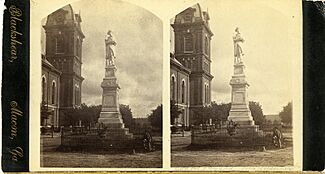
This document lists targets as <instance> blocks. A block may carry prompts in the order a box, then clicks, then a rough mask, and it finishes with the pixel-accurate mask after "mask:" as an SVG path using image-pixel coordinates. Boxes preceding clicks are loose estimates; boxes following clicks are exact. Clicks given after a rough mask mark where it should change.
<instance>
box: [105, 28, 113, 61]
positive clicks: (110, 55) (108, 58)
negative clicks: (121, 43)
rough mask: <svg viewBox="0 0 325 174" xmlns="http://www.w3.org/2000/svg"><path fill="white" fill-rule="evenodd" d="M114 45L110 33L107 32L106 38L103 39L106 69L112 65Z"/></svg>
mask: <svg viewBox="0 0 325 174" xmlns="http://www.w3.org/2000/svg"><path fill="white" fill-rule="evenodd" d="M115 45H116V42H115V40H114V38H113V35H112V31H111V30H108V32H107V35H106V38H105V46H106V57H105V59H106V67H107V66H108V65H114V59H115V58H116V57H115V52H114V46H115Z"/></svg>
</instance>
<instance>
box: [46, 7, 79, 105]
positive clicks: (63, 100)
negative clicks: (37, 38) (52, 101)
mask: <svg viewBox="0 0 325 174" xmlns="http://www.w3.org/2000/svg"><path fill="white" fill-rule="evenodd" d="M81 22H82V20H81V17H80V14H75V13H74V12H73V9H72V7H71V5H66V6H64V7H62V8H60V9H58V10H56V11H55V12H53V13H52V14H50V15H49V16H48V17H47V21H46V24H45V25H44V26H43V27H44V29H45V34H46V45H45V47H46V51H45V56H46V58H47V60H48V61H49V62H50V63H51V64H52V65H53V66H54V67H55V68H57V69H58V70H60V71H61V72H62V76H61V89H60V92H61V93H60V96H61V97H60V105H61V108H65V107H74V106H79V105H80V104H81V84H82V81H83V77H82V76H81V65H82V42H83V39H84V38H85V36H84V34H83V32H82V30H81V25H80V24H81Z"/></svg>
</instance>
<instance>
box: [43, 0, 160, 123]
mask: <svg viewBox="0 0 325 174" xmlns="http://www.w3.org/2000/svg"><path fill="white" fill-rule="evenodd" d="M71 6H72V8H73V10H74V12H75V13H79V12H80V13H81V18H82V23H81V28H82V31H83V33H84V35H85V39H84V42H83V50H82V54H83V56H82V60H83V64H82V70H81V74H82V76H83V77H84V81H83V84H82V102H83V103H86V104H88V105H99V104H101V102H102V88H101V86H100V84H101V82H102V80H103V78H104V63H105V42H104V40H105V35H106V33H107V31H108V30H112V32H113V34H114V37H115V40H116V42H117V45H116V47H115V55H116V57H117V58H116V59H115V64H116V67H117V75H116V76H117V80H118V83H119V86H120V87H121V89H120V92H119V99H120V104H126V105H129V106H130V108H131V110H132V113H133V116H134V117H146V116H147V115H148V114H150V113H151V110H153V109H155V108H156V107H157V106H158V105H160V104H161V103H162V54H163V53H162V51H163V50H162V21H161V20H160V19H159V18H157V17H156V16H154V15H153V14H152V13H150V12H149V11H147V10H144V9H143V8H140V7H138V6H135V5H132V4H130V3H126V2H122V1H119V0H110V1H106V0H92V1H77V2H74V3H72V4H71ZM43 35H44V34H43Z"/></svg>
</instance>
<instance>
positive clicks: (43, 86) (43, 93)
mask: <svg viewBox="0 0 325 174" xmlns="http://www.w3.org/2000/svg"><path fill="white" fill-rule="evenodd" d="M45 88H46V79H45V77H42V102H45Z"/></svg>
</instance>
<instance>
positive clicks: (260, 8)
mask: <svg viewBox="0 0 325 174" xmlns="http://www.w3.org/2000/svg"><path fill="white" fill-rule="evenodd" d="M135 2H140V1H135ZM282 2H283V1H276V0H274V1H267V0H265V1H263V0H251V1H249V0H240V1H238V0H201V1H200V2H199V3H200V5H201V7H202V10H204V11H206V10H208V13H209V15H210V21H209V22H210V28H211V30H212V32H213V33H214V36H213V37H212V41H211V59H212V63H211V74H212V75H213V76H214V79H213V80H212V87H211V90H212V94H211V95H212V96H211V97H212V101H216V102H218V103H229V102H230V97H231V86H230V85H229V81H230V79H231V76H232V74H233V41H232V36H233V35H234V33H235V32H234V30H235V28H236V27H239V29H240V32H241V35H242V37H243V38H244V39H245V43H244V44H243V51H244V53H245V57H244V58H243V61H244V64H245V66H246V70H245V73H246V77H247V81H248V83H249V85H250V86H249V88H248V99H249V100H250V101H256V102H259V103H260V104H261V105H262V109H263V111H264V114H277V113H279V112H280V111H281V110H282V108H283V106H285V105H286V104H287V103H288V102H289V101H292V98H293V89H294V86H293V85H292V79H293V78H295V76H293V72H295V70H294V69H293V65H292V62H294V61H296V60H297V59H300V57H298V56H296V55H297V54H296V53H295V51H297V49H296V47H295V48H293V47H292V46H291V45H293V43H292V37H293V36H292V30H295V29H293V28H292V26H293V23H294V22H295V19H296V18H298V17H296V18H295V16H291V11H292V9H291V10H290V9H286V8H290V6H288V4H289V3H288V4H285V3H284V4H285V7H286V8H283V5H282V4H281V3H282ZM288 2H289V1H288ZM168 3H175V6H170V4H168ZM184 3H185V1H184ZM195 3H196V2H195V1H194V0H193V4H192V5H194V4H195ZM140 4H141V3H140ZM148 4H150V3H149V2H148ZM153 4H154V6H152V7H150V8H148V9H151V10H153V12H154V13H155V14H157V15H158V16H160V17H164V19H165V22H166V23H164V25H169V21H168V20H169V18H170V17H171V16H174V15H176V14H177V13H179V12H181V11H182V10H184V9H185V8H187V7H185V6H184V5H182V1H177V2H176V1H175V2H173V1H169V2H167V1H164V2H159V3H158V1H155V3H154V2H152V4H151V5H153ZM157 4H161V6H159V5H157ZM71 5H72V8H73V9H74V11H75V12H77V13H79V11H80V13H81V18H82V23H81V27H82V31H83V32H84V34H85V36H86V38H85V40H84V42H83V50H82V51H83V65H82V76H83V77H84V78H85V80H84V82H83V85H82V102H84V103H86V104H89V105H93V104H94V105H97V104H101V95H102V89H101V87H100V83H101V81H102V79H103V77H104V55H105V52H104V47H105V45H104V38H105V34H106V32H107V30H108V29H110V30H112V31H113V34H114V36H115V39H116V41H117V46H116V56H117V59H116V61H115V63H116V65H117V69H118V70H117V78H118V82H119V85H120V87H121V90H120V103H121V104H128V105H130V107H131V109H132V112H133V115H134V116H135V117H145V116H147V115H148V114H149V113H150V112H151V110H152V109H154V108H156V107H157V105H159V104H161V103H162V89H163V84H162V75H163V74H162V64H163V56H162V55H163V43H162V42H163V38H162V37H163V33H162V30H163V23H162V21H161V19H159V18H158V17H156V16H155V15H153V14H152V13H150V12H149V11H147V10H145V9H143V8H141V7H138V6H136V5H133V4H131V3H127V2H124V1H120V0H92V1H87V0H81V1H76V2H74V3H72V4H71ZM142 5H145V4H142ZM281 5H282V6H281ZM183 6H184V8H183V9H182V8H181V7H183ZM189 6H191V5H189ZM189 6H188V7H189ZM167 7H168V8H169V10H167V9H164V8H167ZM275 7H277V8H275ZM175 9H179V10H180V11H178V12H176V11H177V10H176V11H175ZM175 12H176V13H175ZM169 13H170V14H169ZM172 13H174V14H172ZM166 14H167V15H166ZM166 16H168V18H165V17H166ZM44 21H45V20H44ZM44 21H43V23H44ZM171 29H172V28H171ZM170 34H171V36H172V34H173V32H170ZM43 35H44V33H43ZM170 40H171V43H170V45H166V46H167V48H168V47H170V48H171V51H173V46H174V44H173V36H172V37H171V39H170ZM295 46H296V45H295ZM43 47H44V44H43ZM43 49H44V48H43ZM166 55H169V53H167V54H166ZM168 58H169V57H168ZM167 75H168V76H169V74H167ZM167 86H168V85H167Z"/></svg>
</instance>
